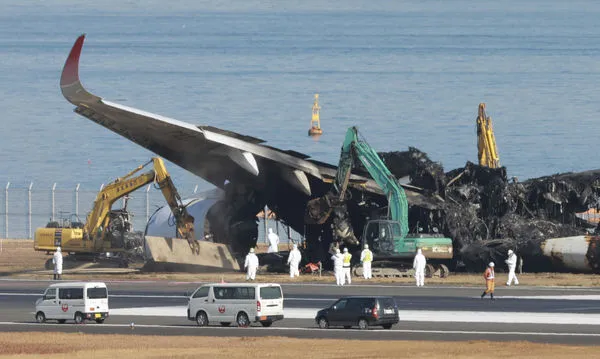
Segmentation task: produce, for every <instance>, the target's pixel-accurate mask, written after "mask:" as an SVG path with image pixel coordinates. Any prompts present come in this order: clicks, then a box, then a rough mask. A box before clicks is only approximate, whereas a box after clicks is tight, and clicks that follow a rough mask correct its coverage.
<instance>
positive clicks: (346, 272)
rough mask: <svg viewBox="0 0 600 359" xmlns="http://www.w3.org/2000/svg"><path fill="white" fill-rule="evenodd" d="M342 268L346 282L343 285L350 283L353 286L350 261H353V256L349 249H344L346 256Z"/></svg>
mask: <svg viewBox="0 0 600 359" xmlns="http://www.w3.org/2000/svg"><path fill="white" fill-rule="evenodd" d="M342 258H343V264H342V268H343V270H344V280H343V283H342V284H345V282H348V284H352V273H351V272H350V261H351V260H352V254H350V253H348V248H344V255H343V256H342Z"/></svg>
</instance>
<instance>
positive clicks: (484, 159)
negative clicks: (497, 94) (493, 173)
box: [477, 103, 500, 168]
mask: <svg viewBox="0 0 600 359" xmlns="http://www.w3.org/2000/svg"><path fill="white" fill-rule="evenodd" d="M477 152H478V158H479V165H480V166H485V167H490V168H499V167H500V157H499V156H498V148H496V137H495V136H494V129H493V128H492V118H491V117H487V115H486V113H485V103H480V104H479V115H478V116H477Z"/></svg>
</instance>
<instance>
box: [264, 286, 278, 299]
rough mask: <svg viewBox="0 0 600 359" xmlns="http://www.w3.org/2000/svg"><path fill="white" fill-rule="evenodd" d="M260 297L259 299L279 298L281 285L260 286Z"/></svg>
mask: <svg viewBox="0 0 600 359" xmlns="http://www.w3.org/2000/svg"><path fill="white" fill-rule="evenodd" d="M260 297H261V299H280V298H281V287H261V288H260Z"/></svg>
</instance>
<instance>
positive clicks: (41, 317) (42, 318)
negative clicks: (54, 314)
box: [35, 312, 46, 323]
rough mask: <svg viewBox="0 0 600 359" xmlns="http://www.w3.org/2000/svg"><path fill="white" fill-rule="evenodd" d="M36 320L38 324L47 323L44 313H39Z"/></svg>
mask: <svg viewBox="0 0 600 359" xmlns="http://www.w3.org/2000/svg"><path fill="white" fill-rule="evenodd" d="M35 320H37V322H38V323H45V322H46V316H45V315H44V312H37V314H36V315H35Z"/></svg>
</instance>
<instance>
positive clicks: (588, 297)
mask: <svg viewBox="0 0 600 359" xmlns="http://www.w3.org/2000/svg"><path fill="white" fill-rule="evenodd" d="M43 294H44V292H39V293H18V292H7V293H4V292H0V296H41V295H43ZM108 296H109V297H114V298H175V299H187V298H188V297H187V296H185V295H167V294H164V295H162V294H160V295H156V294H110V293H109V294H108ZM453 298H461V297H453ZM464 298H469V299H479V298H480V297H479V296H469V297H464ZM495 298H496V299H524V300H531V299H537V300H593V301H600V295H594V294H580V295H524V296H510V295H500V296H499V295H496V296H495ZM338 299H339V297H329V298H312V297H311V298H299V297H284V300H296V301H335V300H338ZM594 308H596V307H591V309H594Z"/></svg>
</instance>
